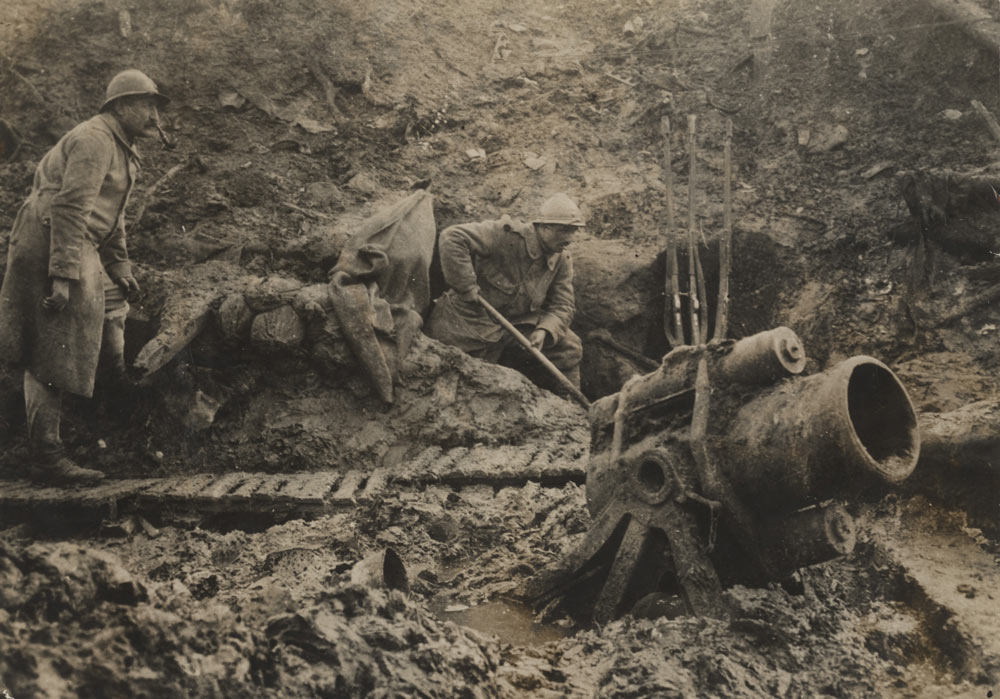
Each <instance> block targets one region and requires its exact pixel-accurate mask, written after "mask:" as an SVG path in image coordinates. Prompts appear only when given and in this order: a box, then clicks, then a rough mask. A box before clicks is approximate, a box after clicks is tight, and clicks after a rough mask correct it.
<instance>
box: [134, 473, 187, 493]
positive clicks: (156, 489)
mask: <svg viewBox="0 0 1000 699" xmlns="http://www.w3.org/2000/svg"><path fill="white" fill-rule="evenodd" d="M185 479H186V477H185V476H170V477H167V478H161V479H160V480H159V482H158V483H154V484H153V485H151V486H150V487H148V488H146V490H145V491H144V492H143V495H146V496H149V497H160V496H162V495H164V494H166V493H169V492H172V491H174V490H176V489H177V488H178V487H179V486H180V484H181V483H182V482H183V481H184V480H185Z"/></svg>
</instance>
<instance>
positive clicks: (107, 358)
mask: <svg viewBox="0 0 1000 699" xmlns="http://www.w3.org/2000/svg"><path fill="white" fill-rule="evenodd" d="M127 315H128V306H126V307H125V308H123V309H118V310H115V311H112V312H109V313H106V314H105V316H104V328H103V331H102V334H101V357H100V366H101V372H102V373H103V374H105V375H106V376H108V377H109V378H110V379H111V380H112V381H114V382H120V381H123V380H124V378H125V318H126V316H127Z"/></svg>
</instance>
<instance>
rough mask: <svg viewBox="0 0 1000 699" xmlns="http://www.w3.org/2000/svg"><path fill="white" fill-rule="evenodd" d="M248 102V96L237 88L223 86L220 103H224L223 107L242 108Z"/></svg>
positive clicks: (220, 92) (220, 91)
mask: <svg viewBox="0 0 1000 699" xmlns="http://www.w3.org/2000/svg"><path fill="white" fill-rule="evenodd" d="M246 103H247V99H246V97H244V96H243V95H241V94H240V93H239V92H237V91H236V90H233V89H230V88H223V89H221V90H219V104H221V105H222V108H223V109H234V110H239V109H242V108H243V106H244V105H245V104H246Z"/></svg>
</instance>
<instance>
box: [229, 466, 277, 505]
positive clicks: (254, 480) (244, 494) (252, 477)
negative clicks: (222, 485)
mask: <svg viewBox="0 0 1000 699" xmlns="http://www.w3.org/2000/svg"><path fill="white" fill-rule="evenodd" d="M268 478H270V476H268V475H267V474H266V473H249V474H246V480H245V481H244V482H243V484H242V485H241V486H239V487H238V488H236V490H234V491H232V492H231V493H229V494H228V495H226V496H224V497H223V498H222V499H223V500H225V501H228V502H242V501H249V500H250V497H251V496H252V495H253V494H254V493H255V492H256V491H257V489H258V488H260V486H262V485H263V484H264V483H265V482H267V479H268Z"/></svg>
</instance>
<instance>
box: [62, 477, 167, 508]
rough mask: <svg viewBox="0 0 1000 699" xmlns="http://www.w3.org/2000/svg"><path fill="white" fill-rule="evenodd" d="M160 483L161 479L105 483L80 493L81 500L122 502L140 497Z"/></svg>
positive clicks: (138, 479) (136, 479)
mask: <svg viewBox="0 0 1000 699" xmlns="http://www.w3.org/2000/svg"><path fill="white" fill-rule="evenodd" d="M159 482H160V479H159V478H128V479H123V480H114V481H105V482H104V483H101V484H100V485H98V486H96V487H93V488H88V489H86V490H84V491H82V492H81V493H80V498H79V499H80V500H82V501H83V502H86V503H93V504H97V503H100V502H107V501H111V500H121V499H124V498H128V497H132V496H134V495H138V494H139V493H141V492H142V491H143V490H145V489H146V488H149V487H152V486H153V485H156V484H157V483H159Z"/></svg>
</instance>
